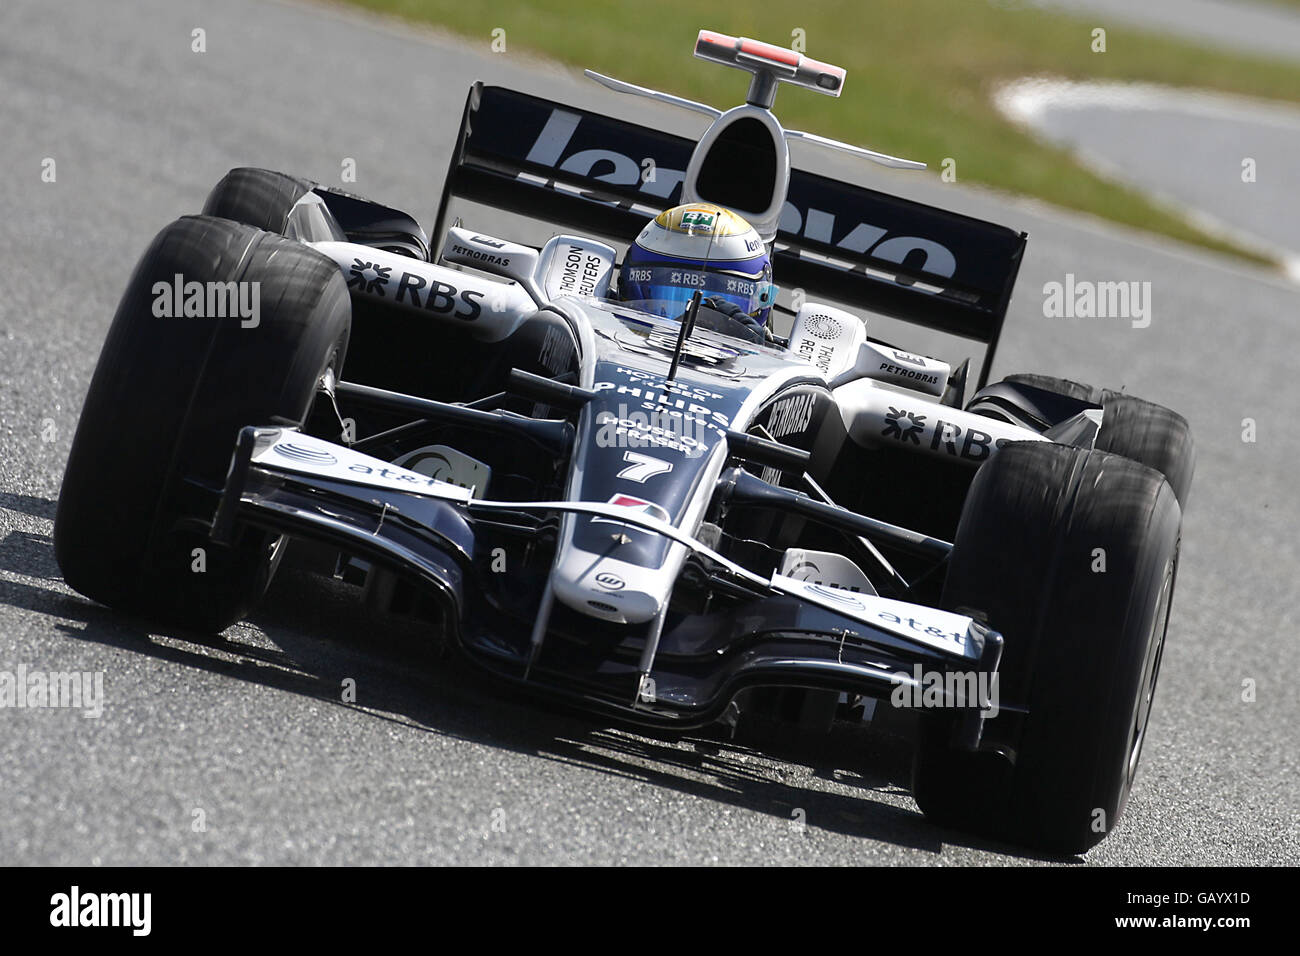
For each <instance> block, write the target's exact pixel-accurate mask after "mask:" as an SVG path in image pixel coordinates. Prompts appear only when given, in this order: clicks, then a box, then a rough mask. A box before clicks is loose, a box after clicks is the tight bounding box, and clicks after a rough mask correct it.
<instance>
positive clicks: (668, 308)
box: [618, 202, 776, 342]
mask: <svg viewBox="0 0 1300 956" xmlns="http://www.w3.org/2000/svg"><path fill="white" fill-rule="evenodd" d="M696 289H699V290H700V293H701V295H702V296H703V298H702V299H701V301H700V304H701V305H702V306H706V307H708V308H710V309H713V310H714V311H716V312H721V313H722V314H723V315H725V316H727V317H728V318H730V319H732V320H734V321H736V322H738V323H740V324H741V325H742V326H744V328H745V329H746V330H747V331H748V332H749V333H750V337H751V338H753V339H754V340H755V341H757V342H762V341H764V339H765V337H766V334H767V320H768V316H769V315H770V314H771V311H772V302H773V301H774V300H775V298H776V286H774V285H773V284H772V262H771V260H770V259H769V257H768V253H767V247H766V246H764V245H763V240H762V239H760V238H759V236H758V233H757V232H755V231H754V227H753V226H751V225H750V224H749V223H747V222H746V221H745V220H744V219H742V218H740V216H737V215H736V214H735V213H734V212H731V211H730V210H728V209H723V208H722V207H721V206H715V205H714V204H712V203H704V202H695V203H688V204H686V205H684V206H674V207H673V208H672V209H666V210H664V211H663V212H661V213H660V214H659V215H658V216H656V217H655V218H654V219H652V220H651V221H650V222H649V223H647V224H646V227H645V228H644V229H642V230H641V234H640V235H638V236H637V237H636V239H635V240H634V241H633V243H632V245H630V246H629V247H628V250H627V255H626V256H625V257H624V258H623V268H622V271H621V272H620V273H619V278H618V292H619V298H621V299H622V300H623V301H624V302H632V301H638V302H640V303H641V308H642V309H645V310H647V311H650V312H657V313H658V314H660V315H663V316H665V317H669V318H676V317H679V316H681V315H682V314H683V313H684V312H685V311H686V308H687V306H688V305H689V304H690V300H691V296H692V295H693V294H694V292H695V290H696Z"/></svg>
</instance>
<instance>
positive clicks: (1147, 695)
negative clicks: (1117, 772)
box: [1127, 558, 1176, 787]
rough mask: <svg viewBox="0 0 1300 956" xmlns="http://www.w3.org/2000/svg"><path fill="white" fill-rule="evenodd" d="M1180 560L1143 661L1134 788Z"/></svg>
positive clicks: (1169, 570) (1131, 771) (1168, 576)
mask: <svg viewBox="0 0 1300 956" xmlns="http://www.w3.org/2000/svg"><path fill="white" fill-rule="evenodd" d="M1175 562H1176V558H1171V559H1170V561H1169V564H1168V565H1166V566H1165V573H1164V580H1163V583H1162V584H1161V587H1160V597H1159V600H1158V603H1157V604H1156V615H1155V620H1154V621H1152V624H1151V636H1150V638H1149V639H1148V641H1147V649H1146V654H1145V656H1144V657H1143V660H1142V679H1141V681H1140V682H1139V684H1138V700H1137V708H1136V712H1135V713H1134V715H1133V729H1132V732H1131V734H1130V737H1129V756H1128V774H1127V776H1128V785H1129V786H1130V787H1131V786H1132V785H1133V778H1134V777H1135V776H1136V775H1137V768H1138V761H1139V760H1140V759H1141V757H1142V745H1143V743H1145V742H1146V736H1147V724H1148V723H1149V722H1150V720H1151V704H1152V702H1153V701H1154V700H1155V694H1156V683H1157V681H1158V680H1159V678H1160V662H1161V661H1162V660H1163V658H1164V651H1165V635H1166V633H1167V632H1168V630H1169V610H1170V608H1171V606H1172V605H1173V598H1174V594H1173V591H1174V565H1175Z"/></svg>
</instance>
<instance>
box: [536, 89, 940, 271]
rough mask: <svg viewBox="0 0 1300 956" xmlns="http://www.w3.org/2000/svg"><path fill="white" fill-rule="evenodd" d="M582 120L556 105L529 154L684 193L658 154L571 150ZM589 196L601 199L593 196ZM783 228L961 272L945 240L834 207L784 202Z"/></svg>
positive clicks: (654, 192) (604, 177) (663, 194)
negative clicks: (839, 213) (647, 170)
mask: <svg viewBox="0 0 1300 956" xmlns="http://www.w3.org/2000/svg"><path fill="white" fill-rule="evenodd" d="M581 122H582V117H581V116H580V115H579V114H577V113H571V112H569V111H568V110H563V109H559V108H553V109H552V110H551V113H550V115H549V116H548V117H547V119H546V123H545V124H544V125H543V127H542V130H541V132H540V133H539V134H538V135H537V138H536V139H535V140H534V141H533V144H532V147H531V148H530V149H529V150H528V154H527V156H526V157H525V159H526V160H527V161H528V162H530V163H536V164H538V165H540V166H546V167H549V168H551V169H555V170H558V171H560V172H564V173H569V174H571V175H573V176H577V177H580V178H582V179H590V180H592V181H594V182H599V183H608V184H610V185H611V186H634V187H636V189H637V190H638V191H639V192H642V193H645V194H646V195H647V197H652V198H653V199H656V200H662V201H663V202H661V203H659V205H663V204H666V203H668V202H671V201H672V200H673V197H674V195H676V194H679V190H680V189H681V186H682V183H683V181H684V180H685V179H686V171H685V170H684V169H672V168H668V167H665V166H662V165H660V164H659V162H658V161H657V160H656V159H654V158H653V157H641V158H636V157H632V156H628V155H627V154H625V153H621V152H619V151H618V150H614V149H604V148H600V149H582V150H578V151H576V152H573V153H569V152H568V149H569V144H570V142H571V141H572V140H573V138H574V134H575V132H576V131H577V129H578V125H579V124H580V123H581ZM646 163H649V164H650V165H651V166H652V168H653V169H654V171H655V175H654V176H651V177H646V176H644V175H643V164H646ZM597 170H599V172H598V171H597ZM586 198H590V199H593V200H594V201H599V200H596V199H595V197H594V196H588V197H586ZM780 230H781V232H784V233H790V234H793V235H797V236H802V237H803V238H805V239H810V240H813V241H815V242H821V243H825V244H826V245H828V246H834V247H835V248H837V249H843V250H844V251H845V252H848V253H853V254H855V255H866V254H868V253H869V254H870V255H871V256H872V257H873V258H876V259H881V260H884V261H886V262H893V263H897V264H899V265H902V264H903V262H904V261H907V262H908V263H909V264H911V265H913V266H914V267H916V268H922V269H924V270H925V271H926V272H928V273H931V274H933V275H936V276H943V277H948V276H952V275H953V274H954V273H955V272H956V271H957V259H956V257H955V256H954V255H953V253H952V250H950V249H949V248H948V247H947V246H944V245H942V244H941V243H938V242H934V241H933V240H930V239H925V238H922V237H920V236H891V235H889V230H888V229H886V228H883V227H881V226H877V225H873V224H872V223H869V222H858V223H855V224H854V225H852V226H851V227H849V228H848V229H847V230H845V229H844V228H843V224H842V223H839V222H838V221H837V217H836V214H835V213H834V212H831V211H828V210H825V209H816V208H811V207H810V208H807V209H800V208H799V207H798V206H796V205H795V204H794V203H793V202H791V201H789V200H787V201H786V203H785V205H784V206H783V207H782V211H781V221H780ZM917 259H920V262H919V263H918V262H917ZM927 291H928V290H927Z"/></svg>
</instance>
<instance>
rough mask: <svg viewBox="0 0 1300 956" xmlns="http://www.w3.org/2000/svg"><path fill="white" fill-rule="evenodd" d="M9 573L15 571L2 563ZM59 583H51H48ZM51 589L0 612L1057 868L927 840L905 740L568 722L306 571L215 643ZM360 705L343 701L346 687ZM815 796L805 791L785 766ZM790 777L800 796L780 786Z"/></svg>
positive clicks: (6, 593) (783, 813) (43, 574)
mask: <svg viewBox="0 0 1300 956" xmlns="http://www.w3.org/2000/svg"><path fill="white" fill-rule="evenodd" d="M22 544H23V546H22V548H21V549H19V550H16V551H15V552H14V554H15V555H18V556H21V558H22V563H23V564H24V565H25V567H16V568H15V567H6V568H5V569H6V570H10V571H15V572H17V573H19V574H24V575H26V576H28V577H29V578H31V579H42V578H46V579H48V578H50V577H54V576H53V575H49V574H48V573H47V572H48V570H49V567H50V566H51V564H52V563H53V561H54V558H53V549H52V545H51V543H50V541H49V539H48V538H44V537H43V536H41V535H26V536H25V538H24V540H23V542H22ZM10 563H13V562H10ZM55 582H57V578H55ZM55 582H52V586H50V587H42V586H37V585H35V584H29V583H25V582H20V581H12V580H0V604H8V605H11V606H14V607H17V608H22V609H25V610H29V611H35V612H38V613H43V614H46V615H49V616H50V617H52V618H57V619H59V620H60V623H57V624H56V625H55V626H56V627H57V628H58V629H59V630H61V631H62V632H64V633H65V634H67V635H68V636H69V637H72V638H75V639H78V640H84V641H93V642H96V643H99V644H104V645H107V646H111V647H116V648H120V649H122V650H126V651H130V652H132V653H142V654H148V655H150V656H152V657H155V658H157V659H159V660H162V661H166V662H168V663H172V664H176V665H179V666H183V667H190V668H195V669H198V670H203V671H208V672H211V673H216V674H221V675H223V676H226V677H230V678H233V679H236V680H244V681H250V682H254V683H257V684H259V685H261V686H265V687H270V688H273V689H276V690H282V691H286V692H289V693H293V694H299V695H303V696H307V697H312V698H314V699H316V700H318V701H321V702H322V703H329V704H332V705H334V706H338V707H344V708H347V709H350V710H355V711H359V712H361V713H363V714H365V715H367V716H369V717H372V718H374V719H378V720H385V721H391V722H393V723H396V724H400V725H402V726H403V727H406V728H410V729H412V730H416V731H419V732H425V733H435V734H439V735H442V736H446V737H451V738H456V739H462V740H466V741H470V742H474V743H478V744H481V745H487V746H491V747H496V748H502V749H507V750H511V751H515V752H519V753H525V754H529V755H533V756H536V757H539V758H542V759H545V760H553V761H557V762H559V763H564V764H568V765H571V766H576V767H581V768H585V769H588V770H594V771H597V772H599V773H603V774H609V775H612V776H616V777H620V778H624V779H627V780H632V781H637V782H642V783H649V784H651V785H653V786H657V787H664V788H670V789H672V790H675V791H677V792H680V793H683V794H688V795H690V796H693V797H697V798H699V799H704V800H711V801H715V802H717V803H720V804H725V805H728V806H731V807H736V808H740V809H747V810H751V811H755V812H758V813H763V814H768V815H771V816H773V817H776V818H779V819H783V820H786V821H790V824H791V826H792V827H796V826H799V825H804V826H806V827H807V828H808V829H809V830H823V831H828V832H832V833H837V834H840V835H843V836H846V837H852V838H859V839H865V840H875V841H882V842H887V843H891V844H894V845H898V846H903V847H907V848H910V849H914V850H919V851H922V852H929V853H934V854H940V853H942V851H943V849H944V847H945V846H946V845H956V846H962V847H967V848H971V849H977V850H984V851H989V852H994V853H998V854H1001V855H1004V856H1008V857H1014V858H1021V859H1028V860H1044V861H1052V862H1080V858H1078V857H1067V858H1060V857H1048V856H1041V855H1037V854H1033V853H1031V852H1028V851H1025V850H1022V849H1020V848H1017V847H1014V846H1009V845H1006V844H1002V843H998V842H996V841H990V840H983V839H980V838H973V837H970V836H969V835H966V834H962V833H959V832H955V831H949V830H944V829H941V828H938V827H935V826H933V825H931V824H929V823H927V822H926V821H925V819H924V818H923V817H922V815H921V814H920V813H919V811H917V810H915V809H910V808H907V807H900V806H898V805H896V800H897V798H898V797H900V796H903V795H905V794H906V792H907V786H906V780H907V777H908V766H909V762H910V748H909V746H908V745H907V743H906V741H905V740H904V739H902V738H901V737H896V736H891V735H888V734H885V735H882V734H877V733H869V732H866V731H863V730H859V729H857V728H850V729H846V730H837V731H835V732H833V733H831V734H830V735H825V736H796V735H791V736H788V737H786V738H784V739H781V740H778V741H775V742H773V741H767V742H765V745H764V747H763V748H762V749H761V750H759V749H757V748H755V747H752V746H747V745H746V744H744V743H739V742H736V741H733V740H730V739H728V738H727V737H726V736H725V735H719V734H711V733H709V732H694V733H691V734H687V735H684V736H670V735H666V734H665V735H659V734H653V733H649V734H648V733H647V732H646V731H644V730H643V729H636V730H630V729H624V728H621V727H616V726H610V725H608V724H607V723H603V722H597V719H596V718H589V717H586V716H583V715H575V714H572V713H570V712H567V711H564V710H557V709H556V708H555V707H554V706H552V705H550V704H548V703H546V702H543V701H539V700H536V699H534V698H532V697H531V696H529V695H527V694H526V693H524V692H520V691H518V690H516V689H515V688H512V687H507V686H505V685H503V684H501V683H499V682H497V681H495V680H493V679H492V678H490V677H487V676H486V675H483V674H481V673H480V672H478V671H477V670H475V669H473V668H472V667H471V666H469V665H467V664H465V663H463V662H461V661H459V660H457V659H456V658H454V657H452V656H450V655H442V654H440V653H439V650H438V645H437V643H436V641H434V640H433V639H431V637H430V635H429V634H428V633H427V631H425V630H424V629H423V628H422V627H421V626H420V625H419V624H418V623H416V622H412V621H410V620H406V619H401V618H390V617H376V616H375V615H374V614H373V613H371V612H369V611H367V610H366V609H365V607H364V606H363V605H362V604H361V603H360V602H359V600H358V594H357V590H356V589H355V588H351V587H349V586H347V585H343V584H340V583H338V582H334V581H329V580H324V579H321V578H318V577H315V576H312V575H308V574H305V573H302V572H299V571H293V570H290V571H287V572H284V573H282V574H281V575H279V576H278V577H277V578H276V580H275V582H274V583H273V584H272V587H271V591H270V593H269V594H268V595H267V598H266V599H265V600H264V601H263V602H262V603H261V605H260V606H259V608H258V609H257V610H256V611H255V612H254V613H253V614H252V615H251V617H250V619H249V621H248V622H246V623H241V624H239V625H235V626H233V627H231V628H228V629H227V630H226V631H225V632H224V633H223V634H220V635H208V634H198V633H194V632H186V631H180V630H165V631H159V630H158V629H157V628H156V627H154V626H152V625H149V624H147V623H144V622H142V621H139V620H137V619H134V618H132V617H130V616H128V615H123V614H120V613H118V612H115V611H111V610H109V609H107V608H103V607H100V606H99V605H96V604H92V603H90V602H89V601H87V600H85V599H83V598H81V597H79V596H76V595H72V594H69V593H68V592H67V591H66V590H64V586H63V585H62V583H61V582H57V583H55ZM346 681H351V682H353V683H352V684H351V686H352V687H353V688H355V699H354V700H348V699H345V693H344V690H345V686H346V685H345V682H346ZM792 764H793V765H794V766H795V767H801V768H803V769H804V772H805V774H806V775H808V776H812V777H814V778H817V779H818V781H819V785H816V786H812V787H809V786H802V785H800V784H799V783H798V780H797V778H798V776H799V774H792V773H791V765H792ZM792 777H794V778H796V779H795V782H794V783H791V782H788V781H789V780H790V779H791V778H792Z"/></svg>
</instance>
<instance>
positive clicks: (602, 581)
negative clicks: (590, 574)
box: [596, 571, 625, 591]
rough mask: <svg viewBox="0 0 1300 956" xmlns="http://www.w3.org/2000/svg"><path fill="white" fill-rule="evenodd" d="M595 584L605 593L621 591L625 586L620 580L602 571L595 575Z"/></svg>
mask: <svg viewBox="0 0 1300 956" xmlns="http://www.w3.org/2000/svg"><path fill="white" fill-rule="evenodd" d="M596 583H597V584H599V585H600V586H601V587H602V588H604V589H605V590H606V591H621V590H623V588H624V586H625V585H624V582H623V579H622V578H620V577H619V576H618V575H617V574H611V573H610V572H608V571H602V572H601V573H600V574H598V575H596Z"/></svg>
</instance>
